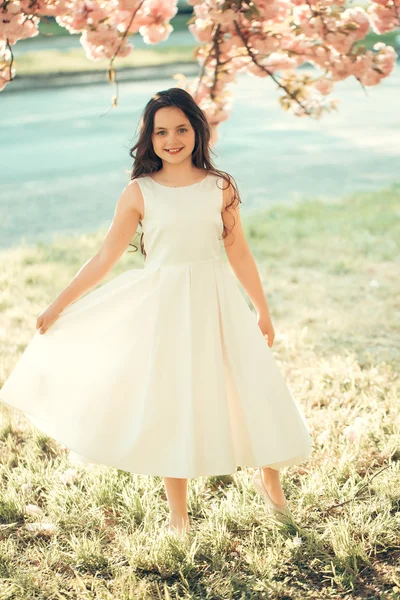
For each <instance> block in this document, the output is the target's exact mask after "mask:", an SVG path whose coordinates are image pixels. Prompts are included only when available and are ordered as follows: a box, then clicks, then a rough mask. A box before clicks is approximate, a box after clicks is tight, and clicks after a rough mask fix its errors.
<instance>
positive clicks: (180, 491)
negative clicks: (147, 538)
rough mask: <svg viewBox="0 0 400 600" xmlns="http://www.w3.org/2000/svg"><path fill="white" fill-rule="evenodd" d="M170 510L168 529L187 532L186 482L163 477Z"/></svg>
mask: <svg viewBox="0 0 400 600" xmlns="http://www.w3.org/2000/svg"><path fill="white" fill-rule="evenodd" d="M163 480H164V485H165V491H166V493H167V499H168V504H169V508H170V511H171V512H170V521H169V528H170V529H171V530H172V529H176V530H178V531H180V532H182V531H189V516H188V513H187V504H186V499H187V485H188V480H187V479H183V478H178V477H163Z"/></svg>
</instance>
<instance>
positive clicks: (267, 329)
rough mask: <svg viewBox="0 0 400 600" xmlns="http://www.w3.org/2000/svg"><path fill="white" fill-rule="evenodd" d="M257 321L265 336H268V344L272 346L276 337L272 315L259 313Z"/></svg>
mask: <svg viewBox="0 0 400 600" xmlns="http://www.w3.org/2000/svg"><path fill="white" fill-rule="evenodd" d="M257 323H258V326H259V328H260V329H261V331H262V333H263V335H264V337H266V338H267V343H268V346H269V347H270V348H271V346H272V344H273V343H274V338H275V331H274V326H273V325H272V321H271V317H270V316H269V314H266V315H265V314H264V315H258V320H257Z"/></svg>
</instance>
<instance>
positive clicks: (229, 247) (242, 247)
mask: <svg viewBox="0 0 400 600" xmlns="http://www.w3.org/2000/svg"><path fill="white" fill-rule="evenodd" d="M232 199H233V188H232V186H231V185H230V186H229V187H228V188H227V189H224V190H223V210H222V213H221V215H222V220H223V222H224V224H225V225H226V227H227V228H228V230H231V232H230V233H229V234H228V235H227V237H226V238H224V245H225V251H226V255H227V257H228V260H229V263H230V265H231V267H232V270H233V272H234V273H235V275H236V277H237V278H238V279H239V281H240V283H241V284H242V285H243V287H244V289H245V290H246V292H247V294H248V295H249V297H250V300H251V302H252V303H253V305H254V308H255V309H256V311H257V317H258V325H259V327H260V329H261V331H262V332H263V334H264V335H267V336H268V345H269V346H272V343H273V340H274V337H275V332H274V328H273V325H272V321H271V316H270V313H269V308H268V303H267V300H266V298H265V296H264V291H263V287H262V283H261V279H260V275H259V273H258V269H257V265H256V263H255V260H254V258H253V255H252V253H251V250H250V248H249V246H248V244H247V241H246V238H245V236H244V231H243V228H242V223H241V219H240V211H239V204H238V203H236V206H235V205H232V206H230V207H228V208H227V209H225V207H226V206H227V205H228V204H229V203H230V202H232Z"/></svg>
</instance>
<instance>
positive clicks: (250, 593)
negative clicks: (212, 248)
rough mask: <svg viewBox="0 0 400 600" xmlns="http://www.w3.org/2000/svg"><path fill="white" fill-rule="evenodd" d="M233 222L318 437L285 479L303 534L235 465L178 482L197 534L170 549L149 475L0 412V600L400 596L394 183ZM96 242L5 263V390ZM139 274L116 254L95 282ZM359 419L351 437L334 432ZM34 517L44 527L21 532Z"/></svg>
mask: <svg viewBox="0 0 400 600" xmlns="http://www.w3.org/2000/svg"><path fill="white" fill-rule="evenodd" d="M243 224H244V229H245V233H246V236H247V239H248V242H249V244H250V247H251V249H252V251H253V254H254V256H255V259H256V262H257V265H258V267H259V271H260V275H261V278H262V281H263V286H264V290H265V293H266V298H267V300H268V303H269V306H270V311H271V315H272V318H273V322H274V326H275V331H276V338H275V342H274V345H273V352H274V355H275V357H276V359H277V361H278V363H279V366H280V368H281V370H282V372H283V374H284V376H285V378H286V379H287V381H288V382H289V383H290V385H291V388H292V390H293V392H294V394H295V396H296V397H297V398H298V400H299V402H300V403H301V405H302V407H303V410H304V412H305V415H306V418H307V420H308V421H309V423H310V426H311V431H312V435H313V438H314V444H315V446H314V451H313V455H312V457H311V459H310V461H309V462H307V463H306V464H303V465H298V466H293V467H289V468H286V469H284V470H283V471H282V482H283V487H284V491H285V493H286V495H287V497H288V501H289V504H290V506H291V508H292V512H293V514H294V517H295V521H296V523H295V524H292V525H288V526H285V527H283V528H279V527H277V526H275V525H273V523H271V522H270V521H269V519H268V517H267V515H266V512H265V507H264V505H263V503H262V501H261V499H260V497H259V496H257V494H256V493H255V491H254V489H253V487H252V484H251V479H250V476H251V473H252V470H251V469H247V470H246V469H244V470H243V469H239V470H238V471H236V472H235V473H233V474H232V475H226V476H223V477H202V478H198V479H192V480H190V481H189V494H188V507H189V512H190V518H191V523H192V533H191V534H190V537H189V538H188V541H187V542H186V543H185V542H181V541H177V540H174V539H173V538H170V537H168V536H167V535H165V533H164V529H163V528H164V526H165V522H166V520H167V515H168V511H167V502H166V495H165V491H164V487H163V482H162V479H161V478H160V477H144V476H140V475H135V474H130V473H126V472H123V471H120V470H117V469H112V468H107V467H102V466H99V465H94V466H93V467H92V468H90V467H89V466H86V467H85V466H84V465H75V464H71V463H70V462H69V461H68V451H67V449H66V448H65V447H63V446H59V445H58V444H57V443H56V442H55V440H52V439H51V438H48V437H47V436H45V435H43V434H41V433H40V432H39V431H38V430H34V429H33V428H31V427H30V425H29V424H28V423H27V421H26V420H25V419H24V418H23V416H22V415H21V414H19V413H18V412H17V411H12V410H11V409H9V408H7V407H5V406H4V404H3V405H2V407H1V411H0V415H2V418H3V420H2V422H0V426H1V427H0V444H1V452H0V482H1V483H0V486H1V487H0V598H1V599H3V598H4V599H7V600H8V599H15V600H34V599H39V598H40V599H41V600H44V599H46V600H47V599H48V600H50V599H51V600H53V599H59V598H65V599H72V598H74V599H76V598H79V600H86V599H92V598H93V599H94V598H95V599H99V600H100V599H101V600H115V599H118V600H125V599H130V598H132V599H133V598H134V599H135V600H136V599H143V600H155V599H158V598H162V599H171V600H172V599H174V600H175V598H179V599H187V600H189V599H191V600H193V599H207V600H226V599H228V598H229V599H230V598H235V599H236V598H237V599H240V600H242V599H244V600H247V599H249V600H250V599H254V600H259V599H262V598H265V599H267V598H268V599H270V598H274V599H275V598H278V599H289V598H290V599H294V598H295V599H299V600H304V599H305V598H310V599H312V600H317V599H327V598H335V599H338V600H339V599H340V600H342V599H344V598H357V599H365V598H374V599H378V598H379V599H380V600H386V599H393V600H395V599H398V598H399V597H400V562H399V561H400V511H399V509H400V485H399V480H400V463H399V460H400V448H399V440H400V407H399V402H398V398H399V376H398V373H399V364H400V353H399V349H400V343H399V339H400V335H399V333H400V331H399V329H400V319H399V308H400V300H399V294H398V273H399V255H400V253H399V240H400V184H397V185H392V186H391V187H388V188H386V189H383V190H379V191H377V192H371V193H365V194H354V195H351V196H348V197H346V198H341V199H338V200H335V201H329V202H326V203H323V202H320V201H318V200H316V199H310V200H308V201H306V202H301V203H299V204H296V205H294V206H275V207H271V208H269V209H268V210H265V211H262V212H260V213H259V214H257V215H252V216H251V217H247V218H244V216H243ZM104 233H105V231H103V230H102V231H98V232H95V233H93V234H91V235H84V236H77V237H75V238H64V237H60V238H59V239H58V240H56V241H55V242H54V243H52V244H44V243H39V244H37V245H35V246H33V247H20V248H16V249H12V250H9V251H3V252H1V253H0V260H1V264H2V270H1V273H0V290H2V291H1V296H0V302H1V308H2V325H1V330H0V358H1V360H0V364H1V367H0V368H1V372H0V384H1V383H2V381H4V379H5V378H6V376H7V374H8V373H9V372H10V370H11V369H12V367H13V365H14V364H15V363H16V361H17V359H18V357H19V356H20V354H21V352H22V351H23V349H24V348H25V346H26V344H27V343H28V341H29V340H30V338H31V336H32V334H33V332H34V325H35V321H36V316H37V314H38V313H39V312H40V310H42V309H43V308H44V307H45V306H46V305H47V303H49V302H50V301H51V300H52V299H53V298H54V296H55V295H56V294H57V293H58V292H59V291H60V289H62V287H63V286H65V285H67V283H68V282H69V280H70V278H71V277H72V276H73V275H74V274H75V273H76V271H77V270H78V269H79V267H80V266H81V265H82V264H83V262H85V261H86V260H87V259H88V258H89V257H90V256H91V255H92V253H93V252H94V251H95V250H96V249H97V248H98V245H99V244H100V242H101V240H102V239H103V236H104ZM142 264H143V260H142V257H141V255H140V254H132V253H129V254H128V253H127V252H126V253H125V254H124V255H123V257H122V258H121V259H120V261H119V262H118V263H117V265H116V266H115V267H114V269H113V271H112V272H111V273H109V274H108V276H107V278H106V279H105V280H103V282H102V283H104V282H105V281H106V280H109V279H111V278H112V277H114V276H115V275H117V274H119V273H120V272H122V271H123V270H125V269H126V268H131V267H132V266H137V267H141V266H142ZM55 401H57V399H55ZM360 416H361V417H363V418H364V419H366V425H365V427H364V429H363V431H362V434H361V436H360V438H359V439H358V440H357V441H356V442H351V441H349V440H348V439H347V438H346V436H345V435H344V434H345V428H346V426H347V425H349V424H352V423H353V422H354V420H355V419H356V418H357V417H360ZM68 468H71V469H72V471H71V472H67V475H68V474H69V475H70V476H72V481H71V482H70V483H65V482H63V480H62V474H63V473H65V472H66V470H67V469H68ZM29 504H33V505H36V506H38V507H39V509H40V510H41V514H42V516H35V515H32V514H28V511H27V509H26V506H27V505H29ZM335 505H336V506H335ZM41 520H44V521H46V522H48V523H51V524H53V525H54V526H55V531H54V532H51V531H46V530H42V531H37V532H35V531H31V530H29V528H28V527H27V525H28V524H29V523H31V524H32V523H33V522H37V521H41ZM299 538H300V539H299Z"/></svg>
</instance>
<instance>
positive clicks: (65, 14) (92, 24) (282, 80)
mask: <svg viewBox="0 0 400 600" xmlns="http://www.w3.org/2000/svg"><path fill="white" fill-rule="evenodd" d="M187 1H188V4H189V5H191V6H192V7H193V13H194V14H193V18H192V19H191V20H190V24H189V30H190V31H191V33H192V34H193V35H194V37H195V38H196V39H197V40H198V41H199V47H198V48H197V50H196V58H197V60H198V62H199V66H200V73H199V76H198V77H196V78H194V79H193V80H190V81H188V80H186V78H185V77H184V76H181V75H179V74H178V75H176V76H175V79H177V81H178V83H177V84H176V85H177V86H178V87H183V88H184V89H186V90H187V91H188V92H190V93H191V94H192V95H193V97H194V98H195V100H196V102H197V103H198V104H199V106H200V107H201V108H202V109H203V110H204V111H205V112H206V114H207V117H208V119H209V122H210V124H211V126H212V129H213V130H215V127H216V126H217V125H218V124H219V123H221V122H222V121H224V120H226V119H227V118H228V117H229V113H230V110H231V107H232V96H233V94H232V84H233V83H234V82H235V80H236V77H237V75H238V74H240V73H248V74H249V75H251V76H256V77H271V78H272V79H273V81H275V83H276V84H277V86H278V87H279V89H280V91H282V96H281V97H280V98H279V102H280V104H281V106H282V108H283V109H284V110H288V111H291V112H292V113H293V114H295V115H296V116H311V117H313V118H319V117H320V116H321V114H322V113H323V112H324V111H330V110H333V109H335V108H336V104H337V101H336V100H334V99H329V98H328V96H329V94H330V93H331V92H332V90H333V87H334V84H335V82H336V81H340V80H342V79H345V78H347V77H350V76H353V77H355V78H356V79H357V80H358V81H359V83H360V84H361V85H363V86H373V85H377V84H378V83H379V82H380V81H381V80H382V79H384V78H385V77H387V76H388V75H389V74H390V73H391V72H392V70H393V68H394V65H395V61H396V58H397V54H396V52H395V50H394V49H393V48H392V47H391V46H386V45H385V44H383V43H382V42H378V43H376V44H375V45H374V46H373V48H372V50H368V49H366V48H365V47H364V46H362V45H361V44H360V42H361V41H362V40H364V39H365V36H366V35H367V33H368V32H369V31H370V30H372V31H373V32H375V33H378V34H382V33H386V32H387V31H390V30H392V29H395V28H396V27H399V26H400V0H374V1H373V2H371V4H370V5H369V6H368V8H367V9H364V8H362V7H359V6H357V7H349V8H346V5H345V3H346V0H305V1H303V0H254V1H253V2H248V1H245V0H187ZM176 13H177V0H3V1H2V0H0V90H1V89H3V88H4V86H5V85H6V84H7V83H8V82H10V81H11V80H12V79H13V77H14V75H15V69H14V66H13V56H12V49H11V46H12V45H13V44H15V43H16V42H17V41H18V40H20V39H24V38H27V37H33V36H35V35H38V23H39V21H40V19H41V18H43V17H46V16H52V17H54V18H55V19H56V21H57V23H58V24H59V25H61V26H62V27H65V28H66V29H67V30H68V31H70V32H71V33H80V34H81V38H80V39H81V43H82V46H83V47H84V49H85V52H86V55H87V56H88V58H89V59H91V60H98V59H100V58H108V59H109V60H110V61H113V60H114V58H115V57H116V56H119V57H124V56H127V55H128V54H129V53H130V52H131V51H132V48H133V46H132V44H131V43H130V42H129V41H128V37H129V35H131V34H134V33H139V34H140V35H142V36H143V39H144V41H145V42H146V43H147V44H157V43H158V42H160V41H163V40H165V39H167V38H168V36H169V35H170V33H171V31H172V26H171V23H170V20H171V19H172V17H174V16H175V14H176ZM307 63H308V64H310V65H311V66H312V67H313V69H312V71H309V72H304V70H302V71H300V70H297V67H299V66H301V65H305V64H307Z"/></svg>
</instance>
